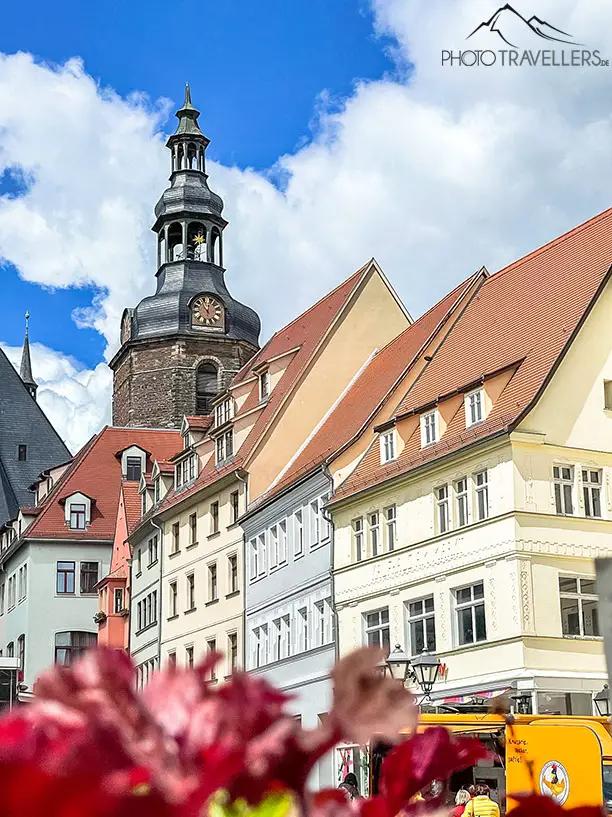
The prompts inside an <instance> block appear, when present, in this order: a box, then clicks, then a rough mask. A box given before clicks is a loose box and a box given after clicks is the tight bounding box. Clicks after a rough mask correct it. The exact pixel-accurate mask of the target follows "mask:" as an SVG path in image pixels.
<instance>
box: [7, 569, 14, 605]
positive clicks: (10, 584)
mask: <svg viewBox="0 0 612 817" xmlns="http://www.w3.org/2000/svg"><path fill="white" fill-rule="evenodd" d="M15 603H16V592H15V574H14V573H13V575H12V576H9V580H8V609H9V610H12V609H13V607H14V606H15Z"/></svg>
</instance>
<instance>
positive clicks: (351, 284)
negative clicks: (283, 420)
mask: <svg viewBox="0 0 612 817" xmlns="http://www.w3.org/2000/svg"><path fill="white" fill-rule="evenodd" d="M371 269H373V267H372V263H371V262H368V263H367V264H365V265H364V266H363V267H361V269H359V270H357V272H355V273H354V274H353V275H351V277H350V278H348V279H347V280H346V281H344V282H343V283H342V284H340V285H339V286H338V287H336V289H334V290H332V292H330V293H328V294H327V295H326V296H325V297H324V298H321V300H320V301H318V302H317V303H316V304H314V306H311V307H310V308H309V309H307V310H306V312H304V313H303V314H302V315H300V316H299V317H297V318H296V319H295V320H293V321H292V322H291V323H290V324H288V325H287V326H285V327H284V328H283V329H280V330H279V331H278V332H277V333H276V334H275V335H273V336H272V337H271V338H270V340H269V341H268V343H266V345H265V346H264V347H263V348H262V349H260V351H259V352H258V353H257V354H256V355H255V356H254V357H253V358H252V359H251V360H250V361H249V362H248V363H247V364H246V365H245V366H243V368H242V369H241V370H240V371H239V372H238V373H237V375H236V376H235V378H234V380H233V381H232V387H233V386H234V385H235V384H237V383H241V382H244V381H245V380H247V379H248V378H249V377H251V376H253V377H254V371H253V370H254V369H257V368H258V367H260V366H262V365H263V364H265V363H266V361H269V360H272V359H274V358H277V357H279V356H280V355H282V354H285V353H287V352H289V351H292V350H296V351H295V353H294V355H293V357H292V358H291V360H290V362H289V364H288V365H287V368H286V369H285V371H284V372H283V375H282V377H281V378H280V380H279V382H278V383H277V384H276V386H275V387H274V389H273V390H272V392H271V394H270V397H269V398H268V400H267V402H266V403H265V404H263V405H262V409H261V413H260V414H259V416H258V417H257V419H256V420H255V422H254V424H253V427H252V428H251V430H250V432H249V433H248V435H247V438H246V440H245V441H244V443H243V444H242V446H241V447H240V450H239V451H238V452H237V454H236V456H235V457H234V459H233V460H232V461H231V462H229V463H228V464H227V465H224V466H223V467H222V468H220V469H219V468H217V466H216V465H215V461H214V459H215V458H214V455H213V456H212V457H211V458H210V459H209V460H208V462H207V464H206V465H205V467H204V468H203V469H202V471H201V472H200V473H199V475H198V477H197V479H196V480H195V482H194V483H192V484H191V485H189V486H187V487H182V488H179V489H178V490H177V489H173V490H171V491H169V492H168V494H166V496H165V497H164V499H163V500H162V502H161V503H160V505H159V506H158V509H157V512H163V511H166V510H168V509H169V508H171V507H173V506H174V505H176V504H178V503H179V502H182V501H183V500H184V499H186V498H187V497H189V496H191V495H193V494H195V493H197V492H198V491H199V490H201V489H202V488H204V487H205V486H207V485H210V484H212V483H214V482H215V481H216V480H217V479H220V478H221V477H223V476H227V474H229V473H231V472H232V471H236V470H239V469H240V468H241V467H242V466H243V464H244V463H245V462H246V461H247V458H248V456H249V454H250V453H251V452H252V451H253V449H254V447H255V445H256V444H257V442H258V440H259V439H260V438H261V436H262V435H263V433H264V432H265V430H266V428H267V427H268V424H269V423H270V421H271V419H272V418H273V417H274V415H275V413H276V411H277V410H278V408H279V407H280V406H281V404H282V402H283V401H284V399H285V398H286V397H287V396H288V395H289V393H290V392H291V390H292V389H293V388H294V386H295V385H296V383H297V381H298V380H299V378H300V376H301V375H302V374H303V372H304V371H305V369H306V367H307V364H308V361H309V360H310V359H311V357H312V355H313V353H314V352H315V350H316V349H317V347H318V345H319V343H320V342H321V340H322V339H323V338H324V336H325V334H326V333H327V331H328V330H329V328H330V327H331V325H332V324H333V322H334V320H335V319H336V318H337V317H338V315H339V314H340V312H341V311H342V309H343V308H344V306H345V305H346V304H347V303H348V301H349V300H350V298H351V296H352V295H353V294H354V292H355V291H356V289H357V288H358V286H359V285H360V284H361V282H362V281H363V280H364V279H365V277H366V276H367V275H368V273H369V272H370V270H371ZM257 405H259V392H258V386H257V383H255V382H254V383H253V385H252V387H251V391H250V393H249V395H248V396H247V398H246V400H245V401H244V403H243V405H242V406H241V408H240V410H239V411H238V412H237V414H236V417H235V419H238V418H240V416H242V415H243V414H245V413H246V412H248V411H250V410H251V409H253V408H255V407H256V406H257Z"/></svg>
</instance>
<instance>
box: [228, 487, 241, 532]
mask: <svg viewBox="0 0 612 817" xmlns="http://www.w3.org/2000/svg"><path fill="white" fill-rule="evenodd" d="M239 501H240V494H239V493H238V491H233V492H232V493H231V494H230V520H231V524H232V525H235V524H236V522H237V521H238V517H239V515H240V507H239Z"/></svg>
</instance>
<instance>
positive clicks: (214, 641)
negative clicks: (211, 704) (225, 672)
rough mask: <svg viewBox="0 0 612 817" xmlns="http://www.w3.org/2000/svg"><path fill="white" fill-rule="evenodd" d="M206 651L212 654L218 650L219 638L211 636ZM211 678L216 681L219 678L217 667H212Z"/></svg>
mask: <svg viewBox="0 0 612 817" xmlns="http://www.w3.org/2000/svg"><path fill="white" fill-rule="evenodd" d="M206 651H207V652H208V653H209V655H210V654H212V653H214V652H217V639H216V638H209V639H208V641H207V642H206ZM210 680H211V681H216V680H217V672H216V669H215V667H214V666H213V667H211V668H210Z"/></svg>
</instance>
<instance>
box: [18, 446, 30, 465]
mask: <svg viewBox="0 0 612 817" xmlns="http://www.w3.org/2000/svg"><path fill="white" fill-rule="evenodd" d="M17 459H18V461H19V462H26V460H27V459H28V446H27V445H18V446H17Z"/></svg>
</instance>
